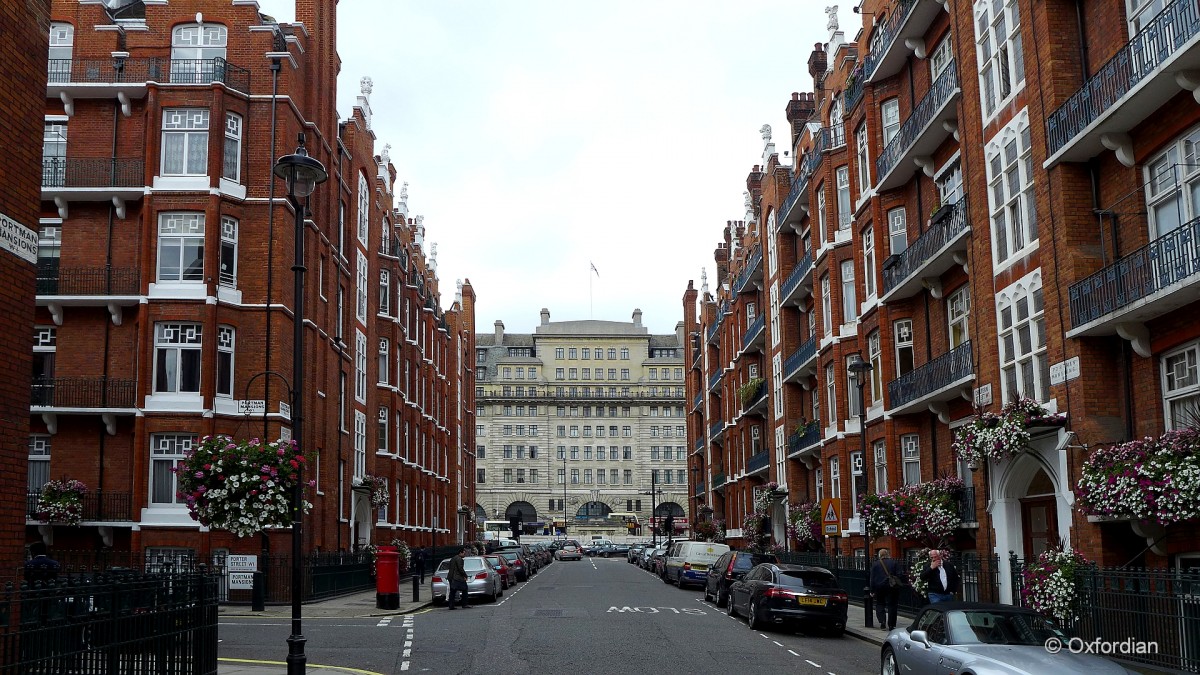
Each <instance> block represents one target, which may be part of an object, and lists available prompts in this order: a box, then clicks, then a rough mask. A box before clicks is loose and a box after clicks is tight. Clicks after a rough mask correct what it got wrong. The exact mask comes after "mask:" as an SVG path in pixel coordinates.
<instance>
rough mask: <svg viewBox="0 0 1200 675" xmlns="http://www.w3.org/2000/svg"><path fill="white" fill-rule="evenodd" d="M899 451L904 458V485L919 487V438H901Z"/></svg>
mask: <svg viewBox="0 0 1200 675" xmlns="http://www.w3.org/2000/svg"><path fill="white" fill-rule="evenodd" d="M900 451H901V452H902V453H903V456H904V484H905V485H919V484H920V483H921V441H920V437H919V436H917V435H916V434H905V435H903V436H901V437H900Z"/></svg>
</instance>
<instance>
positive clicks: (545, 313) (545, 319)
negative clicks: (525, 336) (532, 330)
mask: <svg viewBox="0 0 1200 675" xmlns="http://www.w3.org/2000/svg"><path fill="white" fill-rule="evenodd" d="M542 325H543V326H548V325H550V310H549V309H547V308H545V307H543V308H542Z"/></svg>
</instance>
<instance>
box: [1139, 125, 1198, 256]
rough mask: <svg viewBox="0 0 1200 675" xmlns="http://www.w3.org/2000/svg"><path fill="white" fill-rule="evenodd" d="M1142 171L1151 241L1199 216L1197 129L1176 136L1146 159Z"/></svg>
mask: <svg viewBox="0 0 1200 675" xmlns="http://www.w3.org/2000/svg"><path fill="white" fill-rule="evenodd" d="M1143 172H1144V176H1145V184H1146V211H1147V224H1148V225H1149V228H1150V239H1151V240H1155V239H1158V238H1159V237H1162V236H1164V235H1167V234H1170V233H1171V232H1173V231H1174V230H1175V229H1177V228H1179V227H1182V226H1183V225H1184V224H1185V223H1188V222H1190V221H1192V220H1194V219H1195V218H1196V217H1197V216H1200V203H1198V202H1197V191H1200V126H1197V127H1193V128H1191V129H1189V130H1188V131H1187V132H1186V133H1183V134H1181V135H1180V136H1178V137H1176V138H1175V139H1174V140H1172V141H1171V142H1170V143H1169V144H1168V145H1167V146H1166V147H1165V148H1163V149H1162V150H1160V151H1159V152H1158V153H1157V154H1156V155H1154V156H1153V157H1152V158H1150V159H1149V160H1147V161H1146V163H1145V165H1144V168H1143Z"/></svg>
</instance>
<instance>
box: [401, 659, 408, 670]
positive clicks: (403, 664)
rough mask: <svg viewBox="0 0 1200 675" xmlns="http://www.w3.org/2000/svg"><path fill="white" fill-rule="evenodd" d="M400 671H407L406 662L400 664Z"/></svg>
mask: <svg viewBox="0 0 1200 675" xmlns="http://www.w3.org/2000/svg"><path fill="white" fill-rule="evenodd" d="M400 670H408V661H401V662H400Z"/></svg>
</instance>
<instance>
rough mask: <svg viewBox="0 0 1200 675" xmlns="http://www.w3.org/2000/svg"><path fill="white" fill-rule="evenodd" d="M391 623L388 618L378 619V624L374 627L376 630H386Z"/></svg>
mask: <svg viewBox="0 0 1200 675" xmlns="http://www.w3.org/2000/svg"><path fill="white" fill-rule="evenodd" d="M391 622H392V619H391V618H390V617H389V618H387V619H380V620H379V623H377V624H375V626H376V627H378V628H387V627H388V624H390V623H391Z"/></svg>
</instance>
